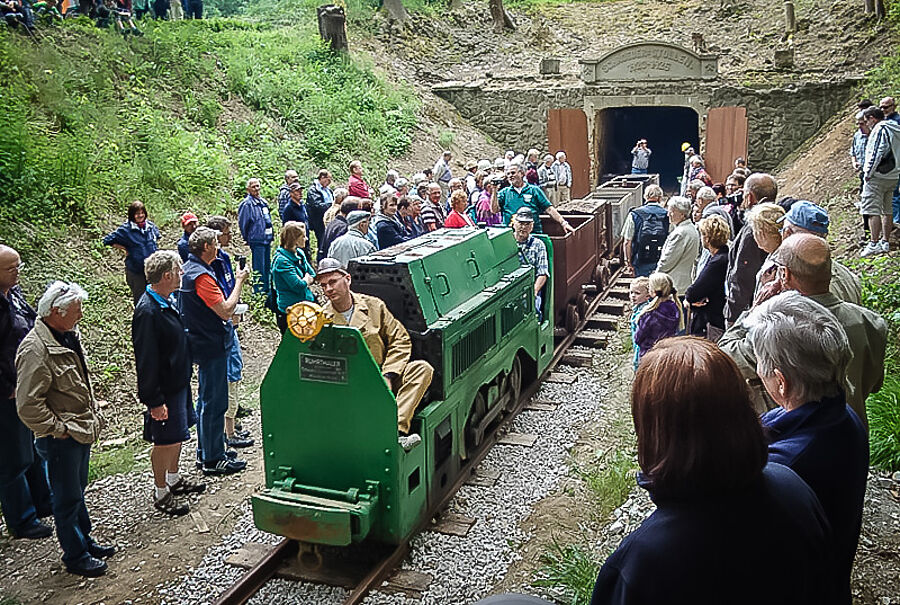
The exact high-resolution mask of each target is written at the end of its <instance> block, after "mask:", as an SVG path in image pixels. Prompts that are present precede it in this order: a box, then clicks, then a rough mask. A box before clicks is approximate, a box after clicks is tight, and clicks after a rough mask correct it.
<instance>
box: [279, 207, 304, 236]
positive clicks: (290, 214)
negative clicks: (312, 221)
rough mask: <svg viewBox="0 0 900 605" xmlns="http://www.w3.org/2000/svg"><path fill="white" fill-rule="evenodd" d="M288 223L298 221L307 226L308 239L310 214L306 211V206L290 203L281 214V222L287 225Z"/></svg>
mask: <svg viewBox="0 0 900 605" xmlns="http://www.w3.org/2000/svg"><path fill="white" fill-rule="evenodd" d="M288 221H297V222H298V223H303V224H304V225H306V234H307V237H308V236H309V213H308V212H307V211H306V204H304V203H302V202H301V203H299V204H295V203H294V202H289V203H288V205H287V206H285V207H284V212H282V213H281V222H282V223H286V222H288Z"/></svg>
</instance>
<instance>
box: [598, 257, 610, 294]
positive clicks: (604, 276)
mask: <svg viewBox="0 0 900 605" xmlns="http://www.w3.org/2000/svg"><path fill="white" fill-rule="evenodd" d="M610 280H612V271H610V270H609V264H608V263H607V262H606V261H603V265H602V268H601V269H600V282H601V284H602V285H600V286H599V288H600V290H603V289H604V288H606V286H608V285H609V282H610Z"/></svg>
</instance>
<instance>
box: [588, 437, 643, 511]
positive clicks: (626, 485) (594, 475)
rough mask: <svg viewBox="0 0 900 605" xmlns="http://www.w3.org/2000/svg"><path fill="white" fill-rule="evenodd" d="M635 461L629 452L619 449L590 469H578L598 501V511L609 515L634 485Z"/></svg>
mask: <svg viewBox="0 0 900 605" xmlns="http://www.w3.org/2000/svg"><path fill="white" fill-rule="evenodd" d="M635 468H636V467H635V463H634V460H633V458H632V456H631V454H630V453H629V452H625V451H617V452H616V453H614V454H612V455H611V456H607V457H606V459H605V460H603V461H598V462H597V463H596V464H594V465H592V466H591V467H590V468H588V469H576V474H577V475H578V476H579V477H580V478H581V480H582V481H584V484H585V486H586V487H587V488H588V490H589V491H590V492H591V495H592V496H593V498H594V500H595V502H596V503H597V513H598V515H599V516H600V517H601V518H605V517H607V516H608V515H609V514H610V513H611V512H612V511H614V510H615V509H616V508H617V507H619V506H620V505H621V504H622V502H624V501H625V498H626V497H627V496H628V493H629V492H630V491H631V488H633V487H634V473H635Z"/></svg>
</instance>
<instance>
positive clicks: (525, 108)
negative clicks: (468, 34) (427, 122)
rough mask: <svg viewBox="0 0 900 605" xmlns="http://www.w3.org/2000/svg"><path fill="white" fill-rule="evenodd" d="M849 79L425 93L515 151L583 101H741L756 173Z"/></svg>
mask: <svg viewBox="0 0 900 605" xmlns="http://www.w3.org/2000/svg"><path fill="white" fill-rule="evenodd" d="M857 84H858V82H857V81H855V80H844V81H837V82H816V83H804V84H795V85H790V86H788V87H787V88H783V89H766V90H759V89H753V88H746V87H735V86H722V85H717V84H714V83H700V82H697V83H684V82H678V83H674V82H673V83H662V84H653V87H652V89H648V88H647V87H646V86H644V87H639V86H635V85H615V86H584V85H581V84H573V85H572V86H570V87H563V86H558V85H557V86H556V87H549V86H548V87H540V86H534V85H531V87H523V88H520V89H516V88H513V83H509V84H507V83H504V86H506V87H504V88H499V87H494V86H493V85H492V86H491V87H488V88H486V87H483V86H481V85H479V84H459V85H439V86H436V87H434V89H433V90H434V92H435V93H436V94H437V95H439V96H440V97H442V98H444V99H446V100H447V101H449V102H450V103H452V104H453V105H454V106H455V107H456V108H457V110H458V111H459V112H460V114H461V115H462V116H463V117H464V118H466V119H468V120H469V121H471V122H472V123H473V124H474V125H475V126H476V127H478V128H479V129H481V130H483V131H484V132H485V133H487V134H488V135H489V136H491V137H492V138H493V139H494V140H496V141H497V142H498V143H500V144H501V145H503V146H504V147H507V148H510V149H517V150H524V149H528V148H530V147H533V146H537V147H541V146H544V145H546V141H547V110H548V109H551V108H553V109H564V108H577V109H584V107H585V98H592V99H597V98H601V99H602V98H603V97H608V96H614V97H617V98H622V99H625V100H624V101H623V103H622V105H625V106H628V105H646V104H648V98H652V97H654V96H665V97H666V98H667V99H672V98H675V97H679V96H682V97H684V98H685V99H688V98H690V99H691V101H690V102H685V103H681V104H684V105H688V106H693V107H695V108H698V106H699V109H700V110H704V109H709V108H710V107H725V106H732V105H736V106H742V107H746V108H747V117H748V129H749V143H748V147H749V149H748V152H749V153H748V155H749V157H750V160H751V162H752V164H753V166H754V168H756V169H758V170H773V169H774V168H775V167H776V166H777V165H778V164H779V163H780V162H781V161H782V160H784V159H785V158H786V157H787V156H788V155H789V154H790V153H791V152H793V151H794V150H795V149H796V148H797V147H799V146H800V145H801V144H802V143H803V142H804V141H806V140H807V139H808V138H809V137H811V136H812V135H814V134H815V133H816V131H818V129H819V128H820V127H821V126H822V125H823V124H824V123H825V122H826V121H827V120H828V119H829V118H831V117H832V116H833V115H834V114H835V113H837V112H839V111H841V110H843V108H844V106H845V104H846V103H847V101H848V99H849V98H850V95H851V94H852V92H853V90H854V88H855V87H856V86H857ZM629 99H634V100H633V101H632V100H629ZM663 104H665V103H663ZM703 114H705V111H702V113H701V115H700V118H701V120H700V121H701V131H704V132H705V125H706V121H705V115H703ZM589 118H590V116H589ZM704 132H701V135H702V134H704ZM592 155H593V152H592Z"/></svg>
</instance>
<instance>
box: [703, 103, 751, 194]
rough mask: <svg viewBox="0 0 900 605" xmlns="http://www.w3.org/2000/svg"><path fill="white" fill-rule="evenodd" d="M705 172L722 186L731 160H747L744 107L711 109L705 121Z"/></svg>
mask: <svg viewBox="0 0 900 605" xmlns="http://www.w3.org/2000/svg"><path fill="white" fill-rule="evenodd" d="M704 156H705V158H704V159H705V160H706V172H708V173H709V176H710V178H712V180H713V181H715V182H717V183H724V182H725V179H726V178H728V175H729V174H731V171H732V169H733V168H734V160H735V159H736V158H738V157H744V158H746V157H747V108H745V107H715V108H713V109H710V110H709V114H708V115H707V118H706V153H705V154H704Z"/></svg>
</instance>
